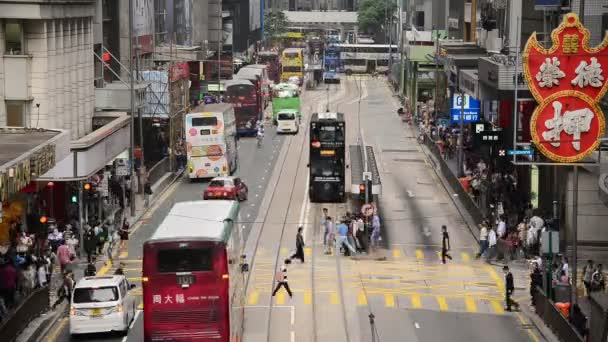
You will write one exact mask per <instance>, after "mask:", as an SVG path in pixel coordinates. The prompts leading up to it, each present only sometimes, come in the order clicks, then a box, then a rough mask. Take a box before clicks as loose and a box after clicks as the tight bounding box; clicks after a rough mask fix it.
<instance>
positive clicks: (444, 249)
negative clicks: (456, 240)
mask: <svg viewBox="0 0 608 342" xmlns="http://www.w3.org/2000/svg"><path fill="white" fill-rule="evenodd" d="M450 249H451V246H450V234H448V227H446V225H443V226H441V263H442V264H445V258H448V259H450V260H452V256H451V255H449V254H448V251H449V250H450Z"/></svg>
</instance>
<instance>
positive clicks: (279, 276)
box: [272, 259, 293, 298]
mask: <svg viewBox="0 0 608 342" xmlns="http://www.w3.org/2000/svg"><path fill="white" fill-rule="evenodd" d="M289 263H290V260H289V259H285V261H284V262H283V265H281V268H280V269H279V270H278V271H277V273H276V274H275V280H276V282H277V286H276V287H275V288H274V291H272V296H273V297H274V295H276V294H277V291H279V289H280V288H281V287H284V288H285V290H286V291H287V293H288V294H289V298H293V294H292V293H291V289H290V288H289V283H288V282H287V264H289Z"/></svg>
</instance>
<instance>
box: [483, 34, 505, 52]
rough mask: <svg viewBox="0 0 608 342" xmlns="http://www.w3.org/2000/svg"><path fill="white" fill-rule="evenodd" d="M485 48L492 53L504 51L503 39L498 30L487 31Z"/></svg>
mask: <svg viewBox="0 0 608 342" xmlns="http://www.w3.org/2000/svg"><path fill="white" fill-rule="evenodd" d="M486 32H487V34H486V40H485V48H486V51H488V52H490V53H500V50H501V49H502V38H500V37H499V36H498V30H492V31H486Z"/></svg>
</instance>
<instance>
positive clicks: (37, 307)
mask: <svg viewBox="0 0 608 342" xmlns="http://www.w3.org/2000/svg"><path fill="white" fill-rule="evenodd" d="M48 308H49V287H48V286H45V287H43V288H39V289H36V290H34V291H33V292H32V293H31V294H30V295H29V296H27V297H26V298H25V300H23V301H22V302H21V305H19V306H18V307H17V309H16V310H15V311H13V313H12V315H10V316H8V317H7V318H6V319H5V320H3V321H2V325H0V336H2V340H3V341H7V342H13V341H15V340H16V339H17V337H18V336H19V334H20V333H21V332H22V331H23V329H25V328H26V327H27V325H28V324H29V323H30V322H31V321H32V320H33V319H34V318H36V317H38V316H40V314H42V313H43V312H45V311H47V310H48Z"/></svg>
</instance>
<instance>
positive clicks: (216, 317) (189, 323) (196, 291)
mask: <svg viewBox="0 0 608 342" xmlns="http://www.w3.org/2000/svg"><path fill="white" fill-rule="evenodd" d="M238 211H239V205H238V202H236V201H222V200H217V201H191V202H179V203H176V204H175V205H174V206H173V208H171V211H170V212H169V214H168V215H167V217H165V219H164V221H163V222H162V224H161V225H160V226H159V227H158V229H157V230H156V232H155V233H154V234H153V235H152V237H151V238H150V239H149V240H148V241H146V242H145V243H144V254H143V278H142V284H143V300H144V341H145V342H152V341H184V342H186V341H217V342H231V341H241V340H242V337H243V319H244V307H245V283H244V276H243V272H245V271H246V270H247V266H246V265H245V264H243V261H244V258H243V257H242V256H241V254H240V253H241V248H242V244H243V237H242V233H241V229H239V227H238V224H237V222H236V220H237V217H238Z"/></svg>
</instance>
